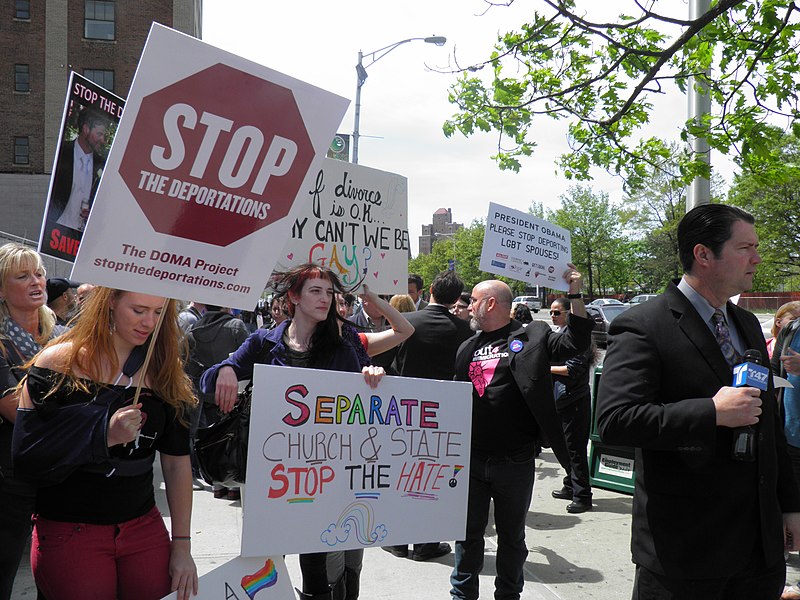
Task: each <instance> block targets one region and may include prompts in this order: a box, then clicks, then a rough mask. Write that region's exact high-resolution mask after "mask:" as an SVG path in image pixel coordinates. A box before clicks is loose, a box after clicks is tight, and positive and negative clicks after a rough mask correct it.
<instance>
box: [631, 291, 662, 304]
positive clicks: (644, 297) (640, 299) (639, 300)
mask: <svg viewBox="0 0 800 600" xmlns="http://www.w3.org/2000/svg"><path fill="white" fill-rule="evenodd" d="M657 296H658V294H639V295H638V296H634V297H633V298H631V301H630V302H628V304H629V305H630V306H636V305H637V304H644V303H645V302H647V301H648V300H652V299H653V298H656V297H657Z"/></svg>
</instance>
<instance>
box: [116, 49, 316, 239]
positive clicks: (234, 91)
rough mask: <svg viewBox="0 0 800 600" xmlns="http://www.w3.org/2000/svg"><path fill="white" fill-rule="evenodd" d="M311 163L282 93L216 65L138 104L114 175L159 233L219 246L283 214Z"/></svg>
mask: <svg viewBox="0 0 800 600" xmlns="http://www.w3.org/2000/svg"><path fill="white" fill-rule="evenodd" d="M313 159H314V148H313V146H312V144H311V141H310V139H309V137H308V133H307V132H306V128H305V125H304V123H303V119H302V117H301V115H300V111H299V109H298V108H297V103H296V102H295V100H294V95H293V94H292V91H291V90H290V89H288V88H285V87H282V86H280V85H277V84H275V83H271V82H269V81H266V80H264V79H261V78H259V77H256V76H254V75H251V74H249V73H245V72H243V71H240V70H238V69H234V68H233V67H230V66H227V65H223V64H217V65H214V66H211V67H209V68H207V69H204V70H202V71H199V72H198V73H195V74H194V75H191V76H189V77H187V78H186V79H182V80H181V81H177V82H175V83H173V84H172V85H169V86H167V87H165V88H163V89H161V90H159V91H157V92H154V93H153V94H150V95H149V96H146V97H144V98H143V99H142V103H141V106H140V108H139V112H138V114H137V115H136V121H135V122H134V124H133V129H132V131H131V135H130V139H129V141H128V145H127V147H126V148H125V154H124V156H123V158H122V164H121V166H120V175H121V176H122V179H123V180H124V181H125V184H126V185H127V186H128V189H130V191H131V193H132V194H133V196H134V198H135V199H136V202H137V203H138V204H139V206H140V207H141V209H142V211H143V212H144V214H145V216H146V217H147V220H148V221H149V222H150V224H151V225H152V226H153V228H154V229H155V230H156V231H158V232H159V233H165V234H168V235H174V236H177V237H181V238H186V239H190V240H196V241H199V242H206V243H209V244H214V245H216V246H227V245H229V244H231V243H233V242H235V241H237V240H239V239H241V238H243V237H245V236H247V235H249V234H251V233H253V232H254V231H257V230H259V229H261V228H262V227H266V226H267V225H269V224H270V223H273V222H275V221H276V220H278V219H280V218H282V217H285V216H286V215H287V214H288V213H289V209H290V208H291V206H292V203H293V202H294V199H295V197H296V196H297V192H298V190H299V189H300V186H301V184H302V182H303V179H304V177H305V175H306V172H307V171H308V168H309V167H310V165H311V161H312V160H313Z"/></svg>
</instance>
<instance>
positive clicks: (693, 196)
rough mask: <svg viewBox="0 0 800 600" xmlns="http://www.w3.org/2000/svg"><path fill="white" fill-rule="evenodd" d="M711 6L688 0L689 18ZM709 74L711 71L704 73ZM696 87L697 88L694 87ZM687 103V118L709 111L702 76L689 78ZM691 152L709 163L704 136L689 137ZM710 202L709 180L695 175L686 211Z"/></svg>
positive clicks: (698, 117) (697, 117) (705, 0)
mask: <svg viewBox="0 0 800 600" xmlns="http://www.w3.org/2000/svg"><path fill="white" fill-rule="evenodd" d="M710 8H711V0H689V19H690V20H695V19H698V18H700V17H701V16H703V15H704V14H705V13H707V12H708V11H709V9H710ZM704 75H705V76H706V77H710V76H711V72H710V71H707V72H706V73H705V74H704ZM695 88H697V89H695ZM687 99H688V103H689V107H688V108H689V119H690V120H693V121H696V122H699V121H700V120H701V119H702V118H703V116H704V115H708V114H710V113H711V96H709V94H708V88H707V87H706V85H705V82H704V77H703V76H700V77H691V78H689V93H688V95H687ZM691 144H692V153H693V154H694V155H695V156H696V157H698V158H699V159H700V160H701V161H702V162H704V163H706V164H707V165H710V164H711V148H710V147H709V145H708V140H707V139H706V138H705V137H695V136H692V138H691ZM710 202H711V180H710V179H707V178H705V177H701V176H696V177H695V178H694V180H693V181H692V183H691V184H690V185H689V190H688V194H687V197H686V212H689V211H690V210H692V209H693V208H695V207H696V206H700V205H701V204H709V203H710Z"/></svg>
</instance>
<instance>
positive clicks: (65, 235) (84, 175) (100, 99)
mask: <svg viewBox="0 0 800 600" xmlns="http://www.w3.org/2000/svg"><path fill="white" fill-rule="evenodd" d="M124 106H125V101H124V100H123V99H122V98H120V97H118V96H115V95H114V94H112V93H111V92H109V91H108V90H106V89H103V88H102V87H100V86H99V85H97V84H96V83H94V82H92V81H90V80H88V79H86V78H85V77H83V76H81V75H78V74H77V73H75V72H72V73H70V77H69V87H68V88H67V98H66V101H65V103H64V116H63V117H62V119H61V133H60V135H59V136H58V148H57V149H56V156H55V159H54V161H53V171H52V173H53V174H52V176H51V177H50V188H49V192H48V194H47V204H46V205H45V209H44V218H43V219H42V231H41V234H40V235H39V252H40V253H41V254H46V255H47V256H53V257H55V258H60V259H62V260H66V261H69V262H73V261H74V260H75V256H76V255H77V254H78V247H79V246H80V243H81V237H82V236H83V229H84V227H85V225H86V220H87V219H88V218H89V212H90V210H91V208H92V203H93V202H94V197H95V193H96V192H97V186H98V184H99V183H100V177H101V175H102V174H103V170H104V169H105V165H106V157H107V155H108V148H109V147H110V145H111V142H112V141H113V139H114V134H115V132H116V130H117V125H118V124H119V120H120V117H121V116H122V109H123V107H124Z"/></svg>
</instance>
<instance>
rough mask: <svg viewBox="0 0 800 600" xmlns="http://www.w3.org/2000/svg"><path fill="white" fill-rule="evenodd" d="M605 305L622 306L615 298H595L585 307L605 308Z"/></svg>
mask: <svg viewBox="0 0 800 600" xmlns="http://www.w3.org/2000/svg"><path fill="white" fill-rule="evenodd" d="M607 304H623V302H620V301H619V300H617V299H616V298H595V299H594V300H592V301H591V302H589V304H588V305H587V306H605V305H607Z"/></svg>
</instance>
